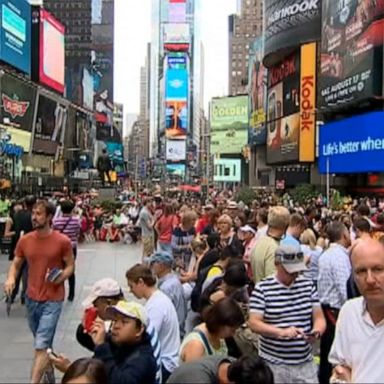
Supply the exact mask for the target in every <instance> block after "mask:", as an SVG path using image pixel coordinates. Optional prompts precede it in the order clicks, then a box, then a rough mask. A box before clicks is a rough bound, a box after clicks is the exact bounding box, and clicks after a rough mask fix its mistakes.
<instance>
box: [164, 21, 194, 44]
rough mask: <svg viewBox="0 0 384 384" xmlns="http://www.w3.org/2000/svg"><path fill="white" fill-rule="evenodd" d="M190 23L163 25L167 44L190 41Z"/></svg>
mask: <svg viewBox="0 0 384 384" xmlns="http://www.w3.org/2000/svg"><path fill="white" fill-rule="evenodd" d="M189 30H190V25H189V24H187V23H168V24H164V25H163V33H164V35H163V41H164V43H165V44H184V43H189V41H190V31H189Z"/></svg>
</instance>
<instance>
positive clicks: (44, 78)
mask: <svg viewBox="0 0 384 384" xmlns="http://www.w3.org/2000/svg"><path fill="white" fill-rule="evenodd" d="M64 38H65V28H64V26H63V25H62V24H61V23H60V22H59V21H57V20H56V19H55V18H54V17H53V16H52V15H51V14H50V13H48V12H47V11H45V10H44V9H42V10H41V11H40V60H39V78H40V82H41V83H43V84H45V85H47V86H48V87H50V88H53V89H54V90H56V91H58V92H60V93H63V92H64V87H65V42H64Z"/></svg>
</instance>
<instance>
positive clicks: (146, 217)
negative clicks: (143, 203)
mask: <svg viewBox="0 0 384 384" xmlns="http://www.w3.org/2000/svg"><path fill="white" fill-rule="evenodd" d="M152 219H153V216H152V214H151V212H149V211H148V209H147V208H146V207H143V208H142V210H141V211H140V215H139V226H140V228H141V234H142V236H143V237H150V236H153V235H154V231H153V228H152V227H151V226H149V225H148V223H149V222H151V221H152Z"/></svg>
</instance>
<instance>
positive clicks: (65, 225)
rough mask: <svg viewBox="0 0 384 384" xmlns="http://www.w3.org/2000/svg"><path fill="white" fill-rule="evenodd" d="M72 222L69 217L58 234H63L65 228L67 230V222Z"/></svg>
mask: <svg viewBox="0 0 384 384" xmlns="http://www.w3.org/2000/svg"><path fill="white" fill-rule="evenodd" d="M71 220H72V216H70V217H69V219H68V220H67V222H66V223H65V224H64V227H63V228H61V229H60V233H64V231H65V228H67V226H68V224H69V222H70V221H71Z"/></svg>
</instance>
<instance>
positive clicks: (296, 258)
mask: <svg viewBox="0 0 384 384" xmlns="http://www.w3.org/2000/svg"><path fill="white" fill-rule="evenodd" d="M276 258H277V259H279V260H280V261H281V262H285V263H297V262H302V261H303V260H304V254H303V252H297V253H276Z"/></svg>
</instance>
